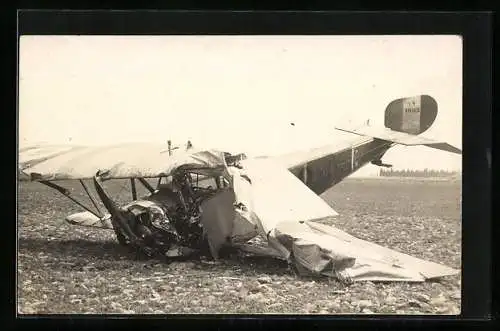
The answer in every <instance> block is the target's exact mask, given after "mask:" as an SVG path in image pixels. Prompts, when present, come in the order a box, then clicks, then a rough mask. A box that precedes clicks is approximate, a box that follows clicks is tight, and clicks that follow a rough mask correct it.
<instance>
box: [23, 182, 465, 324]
mask: <svg viewBox="0 0 500 331" xmlns="http://www.w3.org/2000/svg"><path fill="white" fill-rule="evenodd" d="M74 188H75V191H76V190H80V188H79V187H78V186H77V185H74ZM117 189H118V188H117ZM460 197H461V182H460V181H429V180H423V181H419V180H404V181H396V180H384V179H380V180H377V179H367V180H364V179H357V178H356V179H347V180H346V181H344V182H342V183H340V184H339V185H337V186H335V187H334V188H332V189H331V190H330V191H328V192H326V193H325V194H324V195H323V198H324V199H325V200H326V201H327V202H328V203H330V204H331V205H332V206H333V208H334V209H335V210H336V211H338V212H339V214H340V216H339V217H338V218H337V219H335V220H332V224H334V225H335V226H337V227H338V228H340V229H342V230H345V231H347V232H349V233H351V234H352V235H354V236H357V237H359V238H361V239H365V240H371V241H374V242H376V243H378V244H381V245H383V246H386V247H389V248H393V249H396V250H398V251H401V252H404V253H407V254H411V255H413V256H416V257H419V258H424V259H428V260H430V261H434V262H438V263H442V264H445V265H448V266H450V267H454V268H460V267H461V221H460V201H461V198H460ZM18 201H19V203H18V213H19V214H18V215H19V216H18V261H17V262H18V264H17V270H18V279H17V289H18V297H17V300H18V312H19V313H29V314H32V313H40V314H44V313H57V314H61V313H79V314H80V313H94V314H95V313H98V314H100V313H118V314H119V313H127V314H132V313H140V314H150V313H156V314H163V313H181V314H186V313H205V314H206V313H210V314H212V313H216V314H217V313H228V314H231V313H245V314H253V313H273V314H282V313H285V314H304V313H306V314H307V313H312V314H339V313H341V314H353V313H354V314H356V313H381V314H395V313H397V314H400V313H403V314H459V313H460V296H461V295H460V286H461V280H460V275H457V276H452V277H445V278H443V279H441V280H439V281H432V282H426V283H371V282H364V283H354V284H352V285H342V284H340V283H338V282H336V281H333V280H328V279H306V278H300V277H298V276H295V274H294V273H293V272H292V271H291V270H289V269H288V268H287V266H286V265H284V264H283V263H280V262H279V261H275V260H271V259H262V258H260V259H259V258H253V259H246V260H244V261H242V260H236V259H235V260H223V261H219V262H212V261H203V260H192V261H184V262H182V261H177V262H170V263H167V262H166V261H160V260H140V259H137V258H136V256H135V254H133V253H130V252H129V251H128V250H127V249H126V248H123V247H121V246H120V245H119V244H118V243H117V241H116V240H115V238H114V235H113V232H112V231H109V230H97V229H90V228H82V227H77V226H71V225H69V224H66V223H65V222H64V217H65V216H66V215H68V214H70V213H72V212H76V211H79V209H78V207H77V206H76V205H74V204H73V203H72V202H71V201H69V200H67V199H66V198H65V197H64V196H62V195H60V194H59V193H57V192H56V191H54V190H52V189H49V188H47V187H45V186H43V185H41V184H38V183H25V182H22V183H20V185H19V193H18Z"/></svg>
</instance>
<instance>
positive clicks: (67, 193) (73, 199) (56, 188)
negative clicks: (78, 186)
mask: <svg viewBox="0 0 500 331" xmlns="http://www.w3.org/2000/svg"><path fill="white" fill-rule="evenodd" d="M39 182H40V183H42V184H44V185H47V186H48V187H50V188H53V189H55V190H57V191H59V193H61V194H62V195H64V196H65V197H67V198H68V199H70V200H71V201H73V202H74V203H76V204H77V205H79V206H80V207H82V208H83V209H85V210H86V211H88V212H89V213H91V214H92V215H94V216H96V217H99V218H100V217H101V216H99V215H97V214H96V213H95V211H92V209H90V208H89V207H87V206H85V205H84V204H83V203H81V202H80V201H78V200H76V199H75V198H73V197H72V196H71V193H70V191H68V189H66V188H64V187H62V186H59V185H57V184H54V183H51V182H49V181H45V180H41V181H39Z"/></svg>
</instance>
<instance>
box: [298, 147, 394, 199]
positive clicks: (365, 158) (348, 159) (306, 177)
mask: <svg viewBox="0 0 500 331" xmlns="http://www.w3.org/2000/svg"><path fill="white" fill-rule="evenodd" d="M391 146H393V143H392V142H390V141H385V140H380V139H374V138H362V139H359V140H358V141H357V142H355V143H353V144H348V145H346V146H345V148H341V149H339V150H338V151H337V152H336V153H334V154H330V155H326V156H324V157H321V158H318V159H316V160H313V161H310V162H307V163H304V164H301V165H298V166H295V167H293V168H290V169H289V170H290V171H291V172H292V173H293V174H294V175H295V176H297V177H298V178H299V179H300V180H301V181H302V182H304V184H306V185H307V187H309V188H310V189H311V190H312V191H314V192H315V193H316V194H321V193H323V192H325V191H326V190H327V189H329V188H330V187H332V186H334V185H335V184H337V183H339V182H340V181H342V180H343V179H344V178H346V177H347V176H349V175H351V174H352V173H354V172H355V171H357V170H358V169H359V168H361V167H363V166H364V165H366V164H367V163H369V162H372V161H377V160H380V158H381V157H382V156H383V155H384V154H385V152H387V150H388V149H389V148H390V147H391Z"/></svg>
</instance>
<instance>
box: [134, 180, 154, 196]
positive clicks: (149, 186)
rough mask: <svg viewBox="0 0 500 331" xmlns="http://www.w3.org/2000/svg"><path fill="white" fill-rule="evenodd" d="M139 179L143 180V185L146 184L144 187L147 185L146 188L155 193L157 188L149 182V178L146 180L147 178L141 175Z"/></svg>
mask: <svg viewBox="0 0 500 331" xmlns="http://www.w3.org/2000/svg"><path fill="white" fill-rule="evenodd" d="M137 179H138V180H139V181H140V182H141V184H142V185H144V187H145V188H147V189H148V191H149V192H151V193H154V192H155V189H154V188H153V186H151V184H149V183H148V181H147V180H145V179H144V178H142V177H139V178H137Z"/></svg>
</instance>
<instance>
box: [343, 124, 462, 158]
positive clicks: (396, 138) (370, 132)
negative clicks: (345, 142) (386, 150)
mask: <svg viewBox="0 0 500 331" xmlns="http://www.w3.org/2000/svg"><path fill="white" fill-rule="evenodd" d="M335 129H337V130H340V131H344V132H349V133H353V134H357V135H360V136H365V137H372V138H376V139H380V140H385V141H391V142H393V143H395V144H400V145H405V146H418V145H422V146H427V147H430V148H435V149H440V150H443V151H446V152H450V153H455V154H462V150H461V149H459V148H457V147H455V146H452V145H450V144H448V143H446V142H442V141H436V140H433V139H429V138H425V137H421V136H417V135H413V134H408V133H404V132H398V131H394V130H390V129H386V128H384V129H380V128H372V127H363V128H360V129H355V130H348V129H342V128H335Z"/></svg>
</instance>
